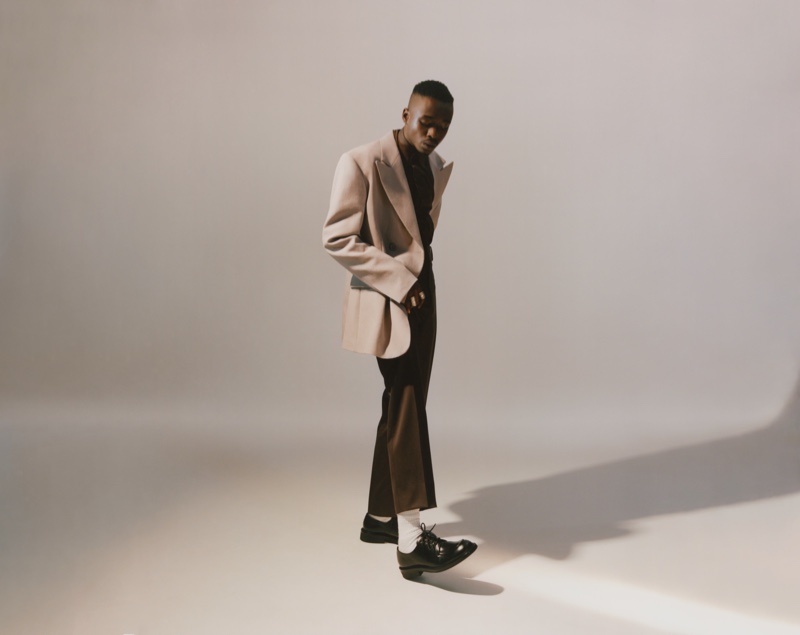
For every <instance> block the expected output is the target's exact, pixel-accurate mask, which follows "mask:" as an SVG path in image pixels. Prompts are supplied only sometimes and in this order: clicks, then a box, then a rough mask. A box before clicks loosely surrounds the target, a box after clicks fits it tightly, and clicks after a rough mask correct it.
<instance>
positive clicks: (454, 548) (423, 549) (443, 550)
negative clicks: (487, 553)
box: [397, 525, 478, 580]
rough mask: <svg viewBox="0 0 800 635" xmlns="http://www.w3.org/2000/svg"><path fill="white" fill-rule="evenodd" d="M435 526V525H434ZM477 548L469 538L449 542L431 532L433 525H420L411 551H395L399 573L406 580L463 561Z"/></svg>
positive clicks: (447, 567)
mask: <svg viewBox="0 0 800 635" xmlns="http://www.w3.org/2000/svg"><path fill="white" fill-rule="evenodd" d="M434 527H435V525H434ZM477 548H478V545H476V544H475V543H474V542H472V541H471V540H459V541H458V542H451V541H449V540H445V539H444V538H439V537H438V536H437V535H436V534H434V533H433V527H431V529H426V528H425V525H422V535H421V536H420V537H419V540H418V541H417V546H416V547H415V548H414V551H412V552H411V553H403V552H402V551H400V550H398V551H397V563H398V564H399V565H400V573H401V574H403V577H404V578H405V579H406V580H412V579H413V578H416V577H418V576H421V575H422V574H423V573H439V572H440V571H447V570H448V569H449V568H450V567H454V566H456V565H457V564H458V563H459V562H463V561H464V560H466V559H467V558H468V557H469V556H471V555H472V554H473V553H475V550H476V549H477Z"/></svg>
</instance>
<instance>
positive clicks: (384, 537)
mask: <svg viewBox="0 0 800 635" xmlns="http://www.w3.org/2000/svg"><path fill="white" fill-rule="evenodd" d="M361 540H363V541H364V542H372V543H382V542H390V543H392V544H393V545H396V544H397V516H393V517H392V519H391V520H387V521H386V522H385V523H383V522H381V521H380V520H375V519H374V518H373V517H372V516H370V515H369V514H367V515H366V516H364V524H363V525H362V527H361Z"/></svg>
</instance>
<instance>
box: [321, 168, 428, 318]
mask: <svg viewBox="0 0 800 635" xmlns="http://www.w3.org/2000/svg"><path fill="white" fill-rule="evenodd" d="M368 196H369V181H368V179H367V177H366V176H365V175H364V173H363V172H362V171H361V168H360V167H359V166H358V164H357V163H356V161H355V159H354V158H353V157H352V156H350V155H349V154H344V155H342V157H341V158H340V159H339V164H338V165H337V166H336V172H335V174H334V177H333V188H332V190H331V203H330V208H329V209H328V216H327V218H326V219H325V224H324V225H323V228H322V244H323V246H324V247H325V250H326V251H327V252H328V253H329V254H330V255H331V256H332V257H333V259H334V260H336V262H338V263H339V264H340V265H342V266H343V267H344V268H345V269H347V270H348V271H349V272H350V273H351V274H353V275H354V276H355V277H356V278H358V279H359V280H361V281H362V282H363V283H364V284H366V285H367V286H369V287H371V288H373V289H375V290H376V291H378V292H379V293H382V294H383V295H385V296H387V297H389V298H391V299H392V300H394V301H395V302H398V303H399V302H402V301H403V298H405V296H406V294H407V293H408V291H409V290H410V289H411V287H412V286H414V283H415V282H416V281H417V277H416V276H415V275H414V274H413V273H411V271H409V270H408V269H407V268H406V267H405V265H403V263H402V262H400V261H399V260H396V259H395V258H393V257H392V256H390V255H389V254H387V253H385V252H383V251H382V250H380V249H378V248H377V247H375V246H374V245H372V244H370V243H369V242H367V241H366V240H364V237H363V236H362V231H363V226H364V216H365V214H366V208H367V197H368Z"/></svg>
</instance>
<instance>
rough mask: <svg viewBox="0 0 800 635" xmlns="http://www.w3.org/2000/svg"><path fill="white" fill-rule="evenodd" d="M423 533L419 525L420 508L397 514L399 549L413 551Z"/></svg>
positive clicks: (404, 551)
mask: <svg viewBox="0 0 800 635" xmlns="http://www.w3.org/2000/svg"><path fill="white" fill-rule="evenodd" d="M421 535H422V528H421V527H420V526H419V510H418V509H410V510H408V511H407V512H400V513H399V514H397V549H398V551H401V552H402V553H411V552H412V551H414V549H415V548H416V546H417V540H419V537H420V536H421Z"/></svg>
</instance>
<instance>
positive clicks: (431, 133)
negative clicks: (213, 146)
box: [322, 80, 477, 579]
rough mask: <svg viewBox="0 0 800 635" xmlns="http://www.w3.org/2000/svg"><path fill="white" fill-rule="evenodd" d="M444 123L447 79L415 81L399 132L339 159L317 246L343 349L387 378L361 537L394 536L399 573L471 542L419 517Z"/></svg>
mask: <svg viewBox="0 0 800 635" xmlns="http://www.w3.org/2000/svg"><path fill="white" fill-rule="evenodd" d="M452 119H453V96H452V95H451V94H450V91H449V90H448V89H447V87H446V86H445V85H444V84H442V83H441V82H437V81H434V80H428V81H424V82H420V83H419V84H417V85H416V86H415V87H414V90H413V92H412V94H411V97H410V99H409V102H408V106H407V107H406V108H404V109H403V127H402V128H400V129H398V130H394V131H392V132H390V133H388V134H387V135H385V136H384V137H382V138H381V139H379V140H377V141H374V142H373V143H369V144H367V145H364V146H360V147H358V148H355V149H354V150H351V151H350V152H347V153H345V154H344V155H343V156H342V157H341V159H340V160H339V164H338V166H337V168H336V173H335V175H334V179H333V188H332V193H331V204H330V209H329V211H328V216H327V219H326V220H325V225H324V227H323V230H322V239H323V245H324V247H325V249H326V250H327V252H328V253H329V254H330V255H331V256H333V258H334V259H335V260H336V261H337V262H338V263H339V264H341V265H342V266H343V267H345V268H346V269H347V271H348V272H349V274H350V275H349V276H348V284H347V289H346V292H345V298H344V306H343V328H342V345H343V347H344V348H346V349H348V350H351V351H355V352H359V353H366V354H369V355H375V356H376V357H377V358H378V367H379V369H380V372H381V375H382V376H383V381H384V386H385V388H384V391H383V400H382V412H381V419H380V422H379V424H378V432H377V438H376V441H375V453H374V456H373V462H372V478H371V481H370V490H369V502H368V508H367V511H368V513H367V515H366V516H365V517H364V523H363V526H362V529H361V540H363V541H365V542H371V543H395V544H397V561H398V564H399V566H400V572H401V573H402V574H403V577H405V578H407V579H412V578H415V577H417V576H419V575H421V574H422V573H424V572H438V571H444V570H446V569H449V568H450V567H452V566H454V565H456V564H458V563H459V562H461V561H463V560H464V559H465V558H467V557H468V556H469V555H470V554H472V553H473V552H474V551H475V549H477V545H476V544H475V543H473V542H471V541H469V540H460V541H458V542H451V541H447V540H444V539H442V538H439V537H438V536H436V535H435V534H434V533H433V532H432V531H431V530H428V529H427V528H426V527H425V525H423V524H422V523H421V522H420V510H424V509H428V508H431V507H435V506H436V494H435V492H434V483H433V469H432V466H431V453H430V445H429V441H428V419H427V414H426V411H425V404H426V401H427V396H428V384H429V381H430V373H431V366H432V363H433V350H434V344H435V341H436V285H435V282H434V278H433V269H432V261H433V250H432V249H431V241H432V240H433V232H434V229H435V228H436V224H437V221H438V219H439V211H440V209H441V205H442V193H443V191H444V188H445V185H446V184H447V181H448V179H449V177H450V171H451V168H452V163H451V164H449V165H447V166H445V165H444V160H443V159H442V157H440V156H439V155H438V154H437V153H436V152H435V148H436V147H437V146H438V145H439V143H441V142H442V140H443V139H444V138H445V135H446V134H447V131H448V129H449V127H450V122H451V120H452Z"/></svg>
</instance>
